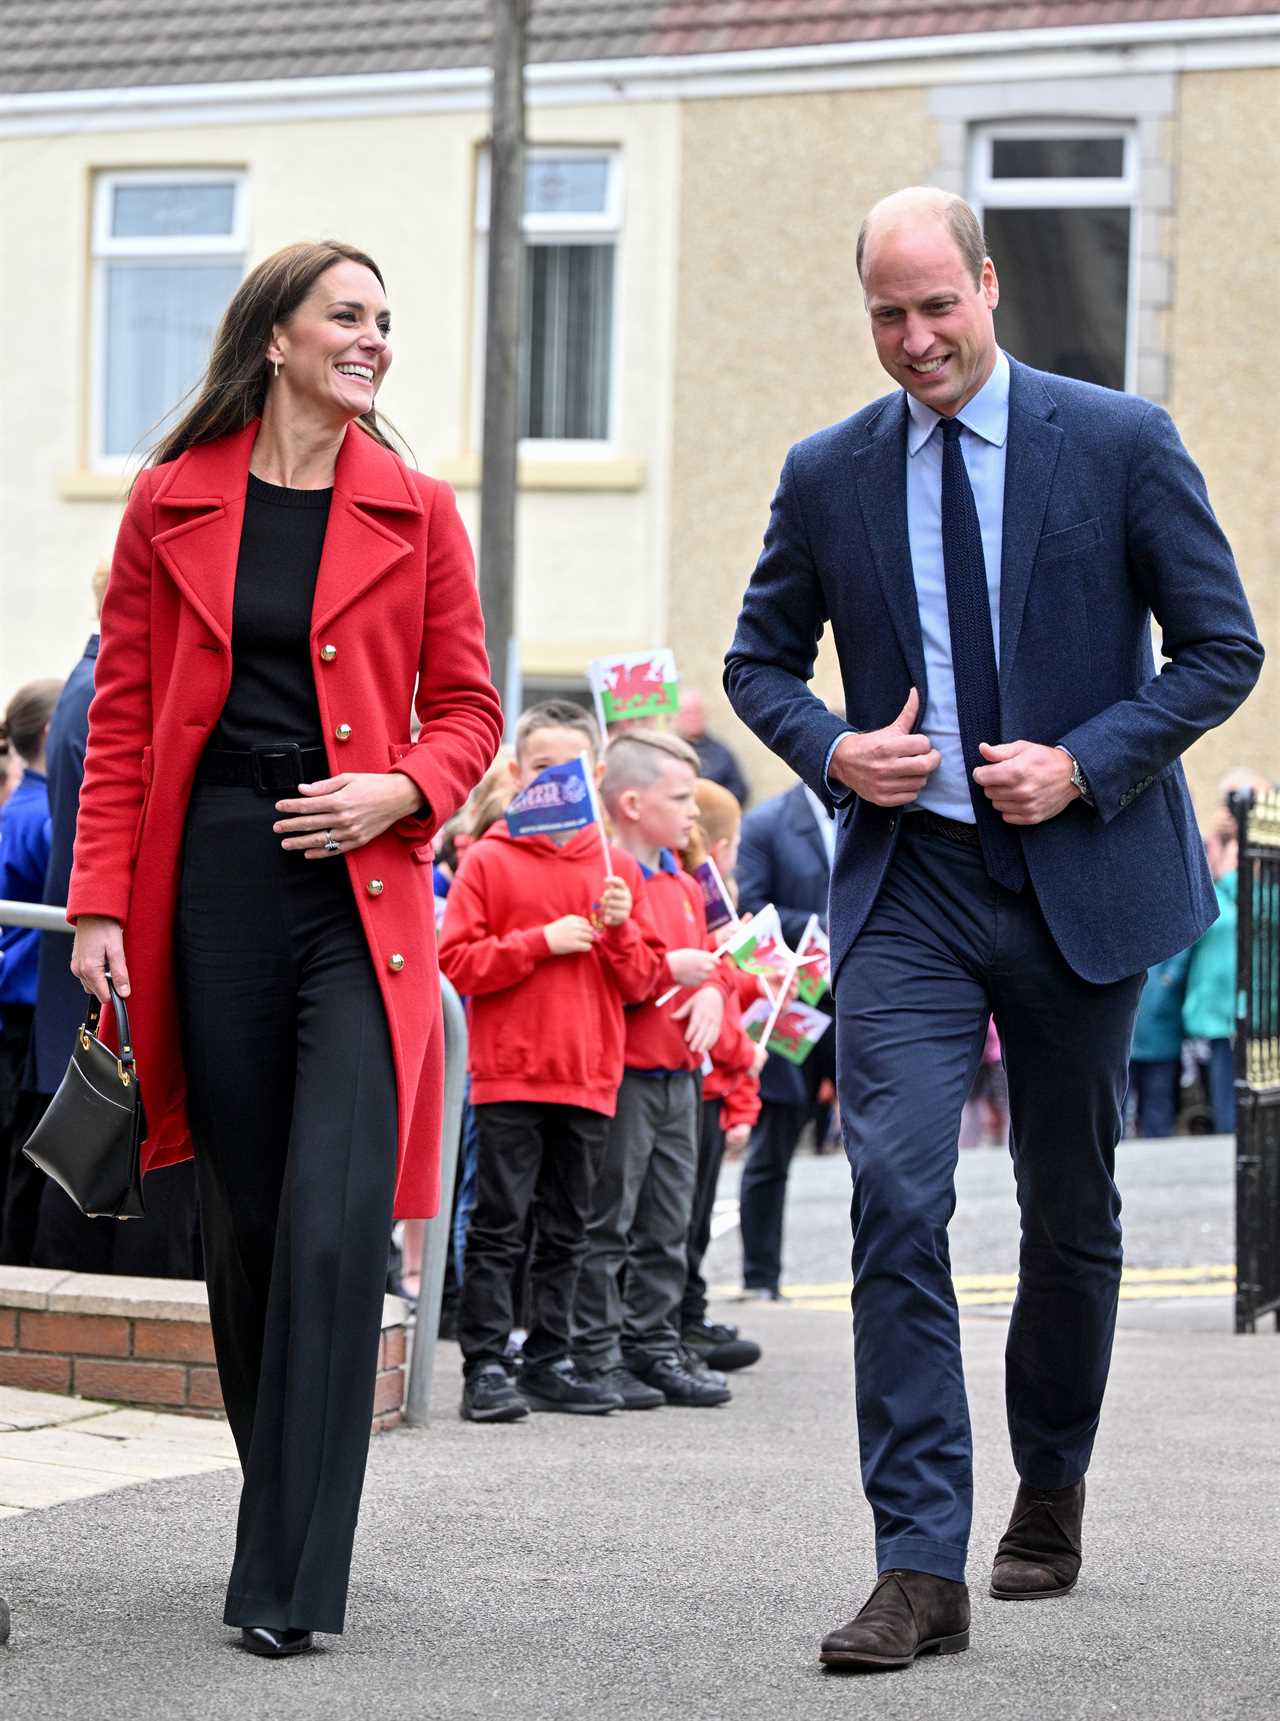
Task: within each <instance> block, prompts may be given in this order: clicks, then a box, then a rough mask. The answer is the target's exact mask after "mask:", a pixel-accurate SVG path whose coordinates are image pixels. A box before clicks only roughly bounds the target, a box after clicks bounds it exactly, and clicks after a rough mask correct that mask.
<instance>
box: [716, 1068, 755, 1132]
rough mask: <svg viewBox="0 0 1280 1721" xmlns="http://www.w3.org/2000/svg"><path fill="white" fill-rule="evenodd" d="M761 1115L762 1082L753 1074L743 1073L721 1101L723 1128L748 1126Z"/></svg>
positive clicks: (721, 1124)
mask: <svg viewBox="0 0 1280 1721" xmlns="http://www.w3.org/2000/svg"><path fill="white" fill-rule="evenodd" d="M759 1116H760V1083H759V1081H758V1079H757V1078H756V1077H755V1076H753V1075H741V1076H739V1077H738V1079H737V1081H736V1082H735V1083H734V1084H733V1086H732V1087H731V1088H730V1089H729V1091H728V1093H727V1094H726V1095H725V1096H724V1099H723V1100H722V1101H721V1103H720V1127H721V1129H735V1128H736V1127H737V1126H738V1125H739V1124H743V1123H745V1124H746V1125H747V1126H748V1128H750V1126H751V1125H752V1124H753V1123H755V1121H756V1119H757V1118H758V1117H759Z"/></svg>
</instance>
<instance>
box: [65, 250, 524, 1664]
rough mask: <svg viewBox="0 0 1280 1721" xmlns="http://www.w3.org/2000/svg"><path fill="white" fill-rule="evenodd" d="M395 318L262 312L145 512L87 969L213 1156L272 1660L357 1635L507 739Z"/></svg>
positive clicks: (255, 296)
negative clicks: (323, 1638) (383, 408)
mask: <svg viewBox="0 0 1280 1721" xmlns="http://www.w3.org/2000/svg"><path fill="white" fill-rule="evenodd" d="M389 332H390V316H389V313H388V310H387V302H386V296H385V292H384V289H383V282H382V277H381V275H380V274H379V272H378V270H377V267H376V266H375V265H374V263H373V262H372V261H371V259H370V258H368V257H366V256H365V255H364V254H363V253H361V252H359V251H355V250H353V249H351V248H350V247H349V246H345V245H338V244H323V245H310V244H305V245H295V246H290V247H289V248H287V249H286V250H284V251H280V252H277V253H276V255H275V256H273V257H269V258H268V259H267V260H266V261H265V262H264V263H262V264H260V265H259V266H258V267H257V268H256V269H255V270H254V271H253V272H252V273H251V274H250V275H249V276H248V278H247V279H246V280H245V281H244V283H243V284H242V286H241V287H240V289H239V291H238V292H237V293H236V295H235V297H234V299H233V300H232V301H231V304H230V306H229V307H228V309H227V312H226V314H225V316H224V318H223V321H222V325H221V327H220V329H219V330H218V334H217V336H216V338H215V342H214V347H213V353H212V357H211V359H210V364H209V370H208V374H207V375H206V377H205V380H204V383H203V386H202V387H201V389H200V391H199V394H198V397H197V399H196V402H195V404H194V406H193V407H192V408H191V410H190V411H189V412H188V413H187V414H186V415H185V417H184V418H183V419H182V420H181V422H180V423H179V424H178V425H177V427H176V428H175V429H174V430H172V431H171V432H170V433H169V434H168V436H167V437H166V439H165V441H164V442H163V444H162V445H161V447H160V448H159V449H158V450H157V452H156V455H155V458H154V462H153V464H151V465H150V466H149V467H148V468H147V469H146V470H145V471H143V472H142V474H141V475H140V476H139V478H138V480H137V482H136V483H135V485H134V487H133V491H132V494H131V496H130V499H129V504H128V507H127V509H126V512H125V517H124V521H123V524H122V525H121V529H120V535H119V539H118V541H117V544H116V551H115V558H114V561H113V563H112V569H111V580H110V584H109V587H108V590H107V596H106V602H105V604H104V607H103V612H102V643H101V648H100V654H99V658H98V668H97V677H96V694H95V697H94V702H93V705H92V708H91V710H90V714H89V747H88V754H87V757H86V763H85V777H84V788H83V791H82V794H81V800H80V816H79V827H78V832H77V837H76V847H75V866H74V871H73V874H72V879H71V888H70V893H69V906H68V915H69V918H70V919H71V920H73V921H74V922H75V925H76V938H75V953H74V956H73V959H72V966H73V969H74V970H75V973H76V974H77V976H78V977H79V979H80V981H81V983H82V984H83V985H84V987H85V989H86V990H87V991H92V992H95V993H97V994H98V996H99V997H103V998H104V999H105V996H106V979H105V976H106V974H107V973H108V972H109V973H110V974H111V976H112V979H113V980H114V982H115V984H116V986H117V987H118V989H119V991H120V992H121V994H122V995H125V996H129V997H130V1016H131V1028H132V1032H133V1038H134V1043H135V1046H136V1048H137V1059H138V1068H139V1073H140V1079H141V1082H142V1088H143V1093H144V1096H145V1100H146V1106H147V1113H148V1119H149V1123H150V1136H149V1139H148V1141H147V1144H146V1148H145V1150H144V1169H146V1170H150V1169H153V1168H154V1167H156V1166H160V1165H171V1164H173V1163H174V1162H175V1161H176V1160H180V1159H185V1158H188V1157H189V1156H190V1155H191V1153H192V1151H193V1149H194V1153H195V1158H196V1169H197V1175H198V1178H199V1186H200V1200H201V1224H202V1229H203V1233H204V1242H205V1254H206V1275H207V1278H208V1284H209V1306H210V1312H211V1316H212V1323H213V1337H214V1346H215V1349H216V1353H217V1359H218V1372H219V1376H220V1379H221V1383H222V1390H223V1397H224V1400H225V1402H226V1406H227V1414H228V1417H229V1419H230V1423H231V1428H232V1431H233V1433H234V1435H235V1439H236V1445H237V1448H238V1450H239V1453H240V1459H241V1464H242V1466H243V1469H244V1489H243V1493H242V1497H241V1505H240V1518H239V1530H238V1534H237V1541H236V1555H235V1562H234V1565H233V1568H232V1573H231V1581H230V1586H229V1589H228V1595H227V1606H226V1613H225V1616H224V1617H225V1619H226V1622H227V1624H229V1625H233V1626H239V1627H241V1628H242V1642H243V1644H244V1647H245V1648H246V1649H250V1650H252V1651H254V1652H255V1653H258V1654H264V1655H282V1654H292V1653H295V1652H296V1651H297V1650H299V1649H305V1648H307V1647H308V1646H309V1645H310V1642H311V1633H312V1631H330V1632H336V1631H341V1629H342V1625H343V1618H344V1610H345V1605H346V1592H347V1582H348V1574H349V1568H350V1560H351V1547H352V1540H353V1537H354V1533H355V1524H356V1517H357V1513H358V1510H359V1503H360V1492H361V1487H362V1484H363V1480H364V1466H365V1458H366V1453H367V1447H368V1433H369V1420H370V1406H371V1402H372V1392H373V1379H374V1374H375V1371H376V1362H377V1350H378V1340H379V1334H380V1330H381V1312H382V1292H383V1286H384V1280H385V1274H386V1252H387V1236H388V1231H389V1228H390V1224H391V1220H392V1215H393V1210H394V1213H395V1215H396V1216H398V1217H402V1218H409V1217H426V1216H429V1215H430V1214H432V1213H433V1212H434V1211H435V1206H436V1201H437V1189H438V1175H437V1160H438V1153H439V1139H440V1101H441V1092H440V1090H441V1074H442V1050H441V1039H442V1036H441V1033H440V1028H439V988H438V982H437V973H436V955H435V931H434V916H433V904H432V892H431V865H430V862H431V838H432V835H433V833H434V831H435V830H436V829H437V827H438V826H439V825H440V824H441V823H442V822H443V821H444V820H445V819H447V818H448V817H449V816H450V815H451V814H452V813H453V812H454V811H455V810H456V809H457V808H458V807H459V806H460V805H461V804H462V802H463V801H464V800H465V799H466V797H467V794H468V792H469V791H470V789H471V788H472V786H473V785H474V784H475V783H476V782H478V781H479V779H480V777H481V776H482V775H483V773H484V771H485V769H486V767H487V766H488V764H489V762H490V760H491V759H492V757H493V755H494V753H495V751H496V749H497V746H498V743H499V740H500V738H501V713H500V709H499V704H498V697H497V694H496V693H495V692H494V689H493V687H492V685H491V683H490V680H489V669H488V661H487V659H486V656H485V650H484V630H483V624H482V621H481V616H480V607H479V603H478V600H477V596H476V589H475V582H474V578H473V570H472V560H471V552H470V547H469V545H468V543H467V538H466V534H465V532H464V530H463V527H462V524H461V522H460V521H459V519H458V515H457V512H456V509H455V507H454V503H453V498H452V495H451V494H450V492H449V491H448V489H447V488H446V487H445V486H444V485H443V484H438V483H436V482H434V481H433V480H431V479H430V478H424V477H423V476H422V475H421V474H420V473H417V472H414V471H412V470H411V469H410V468H409V467H407V466H406V465H405V464H404V463H403V462H402V461H401V460H400V459H399V458H398V457H397V455H396V454H395V453H394V452H393V451H392V450H391V448H390V445H389V444H388V443H387V441H386V439H385V437H384V436H383V433H382V431H381V430H380V429H379V426H378V420H377V415H376V412H375V409H374V400H375V397H376V395H377V392H378V388H379V385H380V384H381V382H382V379H383V377H384V376H385V375H386V371H387V367H388V365H389V364H390V362H391V349H390V345H389V338H388V337H389ZM415 705H416V709H417V715H418V719H419V722H420V727H419V729H418V732H417V736H416V739H414V738H411V734H410V725H411V722H412V714H413V710H414V708H415ZM131 973H132V975H133V976H134V977H136V978H137V981H138V991H137V994H136V996H131V995H130V985H129V981H130V975H131ZM106 1014H107V1016H109V1015H110V1012H107V1013H106Z"/></svg>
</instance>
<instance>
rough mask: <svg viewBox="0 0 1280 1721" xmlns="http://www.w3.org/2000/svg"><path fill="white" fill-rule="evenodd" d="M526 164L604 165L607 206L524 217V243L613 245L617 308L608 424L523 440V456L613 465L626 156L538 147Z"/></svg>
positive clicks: (482, 235)
mask: <svg viewBox="0 0 1280 1721" xmlns="http://www.w3.org/2000/svg"><path fill="white" fill-rule="evenodd" d="M525 158H526V161H529V162H533V161H539V160H546V159H548V158H550V159H553V160H556V161H563V160H566V159H569V160H574V159H577V160H588V161H604V162H605V164H606V169H607V178H606V182H605V205H604V208H603V210H599V211H597V212H596V213H595V214H565V215H551V214H539V215H524V216H523V217H522V221H521V228H522V231H523V234H524V239H525V243H526V244H530V245H537V244H539V243H541V244H544V245H598V244H599V243H600V241H601V240H602V239H612V240H613V307H612V320H611V324H610V336H609V422H608V426H607V429H606V432H605V435H604V436H603V437H601V438H598V439H597V438H578V437H535V436H522V437H521V438H520V444H519V452H520V453H521V454H522V455H528V456H529V457H530V458H533V459H538V460H545V459H553V460H612V459H614V458H616V456H617V452H618V442H617V436H618V397H619V392H620V390H619V380H620V377H621V355H622V345H621V332H622V317H621V315H620V310H621V303H622V294H621V269H620V262H621V257H622V225H623V183H622V152H621V150H620V149H618V147H617V146H616V145H614V144H538V145H531V146H530V147H529V148H527V149H526V151H525ZM491 159H492V158H491V157H490V154H489V151H488V150H487V149H486V150H483V151H482V152H481V155H480V160H479V171H478V172H477V174H476V209H475V236H476V269H475V303H474V306H473V310H472V327H473V328H474V329H475V331H476V344H475V365H474V368H473V374H472V388H471V422H472V424H473V425H474V426H475V427H476V431H475V434H474V436H473V437H472V441H473V443H474V444H475V445H476V447H477V448H478V447H479V445H480V442H481V436H480V427H481V426H482V424H483V422H484V365H485V341H486V337H487V316H486V308H487V307H486V297H487V281H488V262H489V175H490V170H491Z"/></svg>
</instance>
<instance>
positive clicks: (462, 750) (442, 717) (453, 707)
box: [392, 474, 502, 984]
mask: <svg viewBox="0 0 1280 1721" xmlns="http://www.w3.org/2000/svg"><path fill="white" fill-rule="evenodd" d="M415 476H416V481H417V483H418V486H419V488H420V489H421V490H422V492H423V500H424V501H425V502H426V504H427V507H428V509H429V510H430V513H429V517H428V521H427V603H426V613H425V614H424V616H423V618H422V651H421V655H420V658H419V662H418V691H417V696H416V699H415V701H414V703H415V706H416V709H417V713H418V721H419V723H420V724H421V728H420V729H419V731H418V739H417V740H416V741H415V742H414V744H413V746H412V747H411V748H410V749H409V750H408V752H407V753H405V754H404V755H403V756H402V757H401V758H400V759H398V760H397V761H396V763H395V765H394V766H393V767H392V769H393V770H396V771H401V772H403V773H404V775H405V776H406V777H410V778H412V780H413V781H414V783H416V784H417V786H418V788H419V789H420V790H421V791H422V795H423V798H424V799H425V801H426V803H427V804H426V807H425V808H424V809H423V811H422V813H421V814H420V815H418V816H416V817H412V818H408V819H402V820H401V821H400V822H399V824H397V825H396V827H395V828H396V830H397V831H398V832H399V833H400V835H401V836H403V837H407V838H408V839H409V840H410V841H411V842H418V843H421V842H425V841H426V840H427V839H428V838H429V837H431V836H433V835H434V834H435V832H436V831H437V830H438V829H439V828H440V826H441V825H442V824H443V823H444V821H445V820H446V819H448V818H451V817H452V816H453V814H454V813H456V812H457V810H458V808H459V807H460V806H461V805H462V803H463V802H464V801H465V800H466V798H467V796H468V795H469V794H470V793H471V790H472V788H473V787H474V786H475V784H477V783H478V782H479V781H480V779H481V777H483V776H484V774H485V772H486V771H487V770H488V768H489V766H490V765H491V764H492V762H493V757H494V754H495V753H496V752H497V751H498V748H499V746H500V745H501V742H502V705H501V701H500V700H499V698H498V694H497V690H496V688H495V687H494V685H493V683H492V681H491V680H490V679H489V657H488V653H487V652H486V651H485V646H484V618H483V616H482V615H481V613H480V596H479V593H478V592H477V590H476V578H475V562H474V559H473V558H472V554H471V544H470V542H469V540H468V538H467V533H466V528H465V527H464V526H463V524H462V521H461V519H460V518H459V517H458V509H457V504H456V503H455V502H454V499H453V492H452V490H450V488H449V486H448V485H447V484H441V483H439V482H437V481H436V480H434V479H431V478H424V477H422V476H421V475H420V474H418V475H415ZM451 894H452V893H451ZM455 984H456V982H455Z"/></svg>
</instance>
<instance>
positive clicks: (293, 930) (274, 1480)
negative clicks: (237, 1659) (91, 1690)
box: [175, 784, 396, 1632]
mask: <svg viewBox="0 0 1280 1721" xmlns="http://www.w3.org/2000/svg"><path fill="white" fill-rule="evenodd" d="M274 804H275V803H274V799H273V798H271V797H267V796H261V795H259V794H257V793H256V792H255V791H254V790H253V789H249V788H226V787H221V786H219V787H213V786H208V785H201V784H197V787H196V790H195V793H194V795H193V797H192V801H191V806H190V810H189V813H188V817H187V826H186V841H185V845H184V855H183V866H182V884H181V892H180V897H179V906H178V915H177V925H176V929H175V930H176V953H177V963H178V999H179V1012H180V1016H181V1030H182V1046H183V1058H184V1061H185V1065H186V1072H187V1099H188V1108H189V1114H190V1119H191V1128H192V1135H193V1137H194V1142H195V1149H196V1169H197V1175H198V1179H199V1188H200V1210H201V1230H202V1234H203V1239H204V1251H205V1276H206V1279H207V1281H208V1286H209V1308H210V1314H211V1317H212V1325H213V1341H214V1349H215V1352H216V1355H217V1359H218V1374H219V1378H220V1380H221V1382H222V1392H223V1397H224V1399H225V1401H226V1406H227V1416H228V1419H229V1420H230V1423H231V1430H232V1433H233V1434H234V1436H235V1441H236V1447H237V1450H238V1451H239V1454H240V1462H241V1465H242V1466H243V1469H244V1488H243V1491H242V1494H241V1500H240V1514H239V1524H238V1529H237V1534H236V1551H235V1560H234V1563H233V1566H232V1571H231V1580H230V1584H229V1586H228V1591H227V1603H226V1612H225V1614H224V1618H225V1620H226V1623H227V1624H228V1625H232V1626H243V1625H265V1626H273V1627H276V1628H286V1627H295V1628H299V1629H302V1630H311V1631H324V1632H338V1631H341V1630H342V1626H343V1620H344V1615H345V1608H346V1596H347V1584H348V1577H349V1572H350V1566H351V1550H352V1543H353V1540H354V1536H355V1528H356V1519H357V1516H358V1513H359V1508H360V1493H361V1489H362V1487H363V1483H364V1471H365V1461H366V1458H367V1455H368V1447H369V1423H370V1418H371V1415H372V1404H373V1386H374V1377H375V1375H376V1373H377V1356H378V1341H379V1336H380V1333H381V1326H382V1298H383V1292H384V1289H385V1281H386V1273H387V1239H388V1235H389V1233H390V1228H391V1215H392V1205H393V1201H394V1194H395V1174H396V1095H395V1071H394V1065H393V1062H392V1057H391V1047H390V1039H389V1035H388V1032H387V1021H386V1014H385V1011H384V1009H383V1004H382V999H381V996H380V994H379V991H378V985H377V980H376V977H375V975H374V972H373V967H372V963H371V961H370V958H369V953H368V947H367V946H366V944H365V940H364V936H363V933H362V931H361V927H360V921H359V917H358V914H357V911H356V907H355V903H354V900H353V898H352V893H351V884H350V880H349V878H348V875H347V868H346V865H345V863H344V862H342V861H340V860H334V861H328V860H325V861H308V860H304V859H303V857H302V855H301V854H300V853H296V852H292V851H291V852H289V853H286V852H285V851H284V850H283V849H282V848H281V847H280V838H279V837H278V836H277V835H276V834H275V833H274V832H273V831H272V829H271V826H272V822H273V820H274V818H275V816H276V815H275V812H274Z"/></svg>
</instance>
